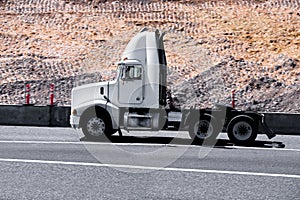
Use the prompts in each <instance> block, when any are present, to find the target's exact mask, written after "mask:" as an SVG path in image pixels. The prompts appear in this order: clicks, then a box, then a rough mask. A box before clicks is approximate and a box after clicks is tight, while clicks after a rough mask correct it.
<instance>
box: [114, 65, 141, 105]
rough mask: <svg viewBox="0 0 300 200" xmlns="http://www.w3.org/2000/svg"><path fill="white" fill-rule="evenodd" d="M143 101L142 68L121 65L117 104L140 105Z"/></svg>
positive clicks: (139, 66)
mask: <svg viewBox="0 0 300 200" xmlns="http://www.w3.org/2000/svg"><path fill="white" fill-rule="evenodd" d="M143 99H144V97H143V68H142V66H141V65H123V66H122V67H121V73H120V79H119V102H120V103H122V104H141V103H142V102H143Z"/></svg>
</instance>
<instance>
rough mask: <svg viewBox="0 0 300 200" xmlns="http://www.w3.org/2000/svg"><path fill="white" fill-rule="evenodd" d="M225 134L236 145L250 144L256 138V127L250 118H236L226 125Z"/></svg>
mask: <svg viewBox="0 0 300 200" xmlns="http://www.w3.org/2000/svg"><path fill="white" fill-rule="evenodd" d="M227 134H228V137H229V139H230V140H231V141H232V142H234V143H236V144H241V145H247V144H251V143H252V142H254V141H255V139H256V137H257V125H256V124H255V122H254V120H253V119H251V118H247V117H241V118H237V119H234V120H233V121H232V122H230V124H229V125H228V129H227Z"/></svg>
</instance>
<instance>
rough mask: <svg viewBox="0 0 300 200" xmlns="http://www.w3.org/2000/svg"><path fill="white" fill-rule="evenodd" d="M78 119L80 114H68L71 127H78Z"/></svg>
mask: <svg viewBox="0 0 300 200" xmlns="http://www.w3.org/2000/svg"><path fill="white" fill-rule="evenodd" d="M79 120H80V116H78V115H71V116H70V124H71V127H72V128H75V129H76V128H79Z"/></svg>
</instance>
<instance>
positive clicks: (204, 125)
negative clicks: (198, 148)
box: [189, 116, 220, 142]
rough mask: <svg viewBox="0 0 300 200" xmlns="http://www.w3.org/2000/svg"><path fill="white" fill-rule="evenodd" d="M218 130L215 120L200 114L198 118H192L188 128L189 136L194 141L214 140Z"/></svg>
mask: <svg viewBox="0 0 300 200" xmlns="http://www.w3.org/2000/svg"><path fill="white" fill-rule="evenodd" d="M219 132H220V129H219V128H218V126H217V124H216V122H215V120H214V119H213V118H211V117H209V116H202V117H200V120H193V122H192V123H191V125H190V128H189V134H190V137H191V138H192V139H193V140H194V141H197V142H199V141H203V140H215V139H216V137H217V136H218V134H219Z"/></svg>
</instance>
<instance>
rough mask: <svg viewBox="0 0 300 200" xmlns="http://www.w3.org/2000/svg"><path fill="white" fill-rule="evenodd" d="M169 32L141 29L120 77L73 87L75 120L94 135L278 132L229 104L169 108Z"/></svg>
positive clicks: (245, 139)
mask: <svg viewBox="0 0 300 200" xmlns="http://www.w3.org/2000/svg"><path fill="white" fill-rule="evenodd" d="M163 37H164V33H160V32H159V31H158V30H156V31H155V32H150V31H148V30H146V29H143V30H142V31H140V32H139V33H138V34H137V35H136V36H135V37H133V38H132V39H131V41H130V42H129V43H128V45H127V47H126V49H125V51H124V53H123V55H122V59H121V61H120V62H119V63H118V74H117V77H116V79H115V80H113V81H107V82H99V83H92V84H87V85H82V86H79V87H75V88H73V90H72V103H71V116H70V123H71V126H72V127H73V128H82V131H83V133H84V135H85V136H86V137H87V138H89V139H92V140H93V139H98V138H101V137H110V136H111V135H112V134H114V133H116V132H117V131H119V133H120V134H121V129H125V130H127V131H132V130H139V131H159V130H162V129H171V128H172V129H173V130H174V128H176V129H180V130H186V131H189V133H190V136H191V138H192V139H194V140H201V141H203V140H212V139H215V138H216V137H217V135H218V134H219V133H220V132H221V131H226V132H227V133H228V136H229V138H230V140H231V141H232V142H235V143H239V144H245V143H249V142H253V141H254V140H255V139H256V136H257V134H258V133H265V134H267V135H268V137H269V138H272V137H274V136H275V135H274V134H273V133H272V132H271V131H270V130H269V129H268V128H267V127H266V126H265V125H264V120H263V119H264V117H263V115H262V114H259V113H256V112H251V111H238V110H235V109H232V108H231V107H228V106H220V105H219V106H217V107H216V108H212V109H194V108H191V109H172V108H168V109H166V104H167V100H166V99H167V97H166V86H167V60H166V56H165V50H164V43H163Z"/></svg>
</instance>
